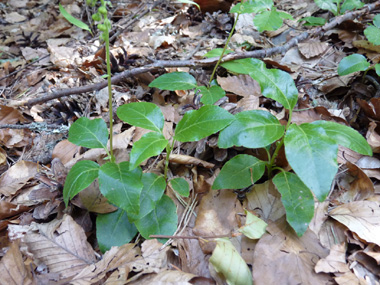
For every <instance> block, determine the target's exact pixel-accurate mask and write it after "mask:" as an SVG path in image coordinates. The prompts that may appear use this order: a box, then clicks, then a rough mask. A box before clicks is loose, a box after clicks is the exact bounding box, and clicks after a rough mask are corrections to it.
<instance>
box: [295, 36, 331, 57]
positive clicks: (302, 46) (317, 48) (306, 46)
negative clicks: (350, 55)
mask: <svg viewBox="0 0 380 285" xmlns="http://www.w3.org/2000/svg"><path fill="white" fill-rule="evenodd" d="M328 48H329V44H328V43H327V42H320V41H315V40H310V41H307V42H302V43H299V44H298V49H299V51H300V53H301V54H302V55H303V56H304V57H306V58H312V57H316V56H318V55H321V54H323V53H324V52H325V51H326V50H327V49H328Z"/></svg>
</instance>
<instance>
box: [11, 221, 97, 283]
mask: <svg viewBox="0 0 380 285" xmlns="http://www.w3.org/2000/svg"><path fill="white" fill-rule="evenodd" d="M8 233H9V237H10V239H11V240H14V239H17V238H21V242H22V243H21V245H22V246H25V247H26V248H27V252H28V253H29V254H31V255H32V257H33V260H34V262H35V263H36V265H37V266H38V265H40V264H45V265H46V266H47V268H48V270H49V272H50V273H57V274H59V275H60V279H66V278H72V277H74V276H75V275H77V274H78V273H79V272H81V271H82V270H83V268H85V267H87V266H88V265H89V264H93V263H95V262H96V258H95V253H94V250H93V249H92V247H91V245H90V244H89V243H88V242H87V237H86V234H85V233H84V230H83V228H81V227H80V226H79V225H78V224H77V223H75V222H74V220H73V218H72V217H71V216H69V215H64V217H63V218H62V219H61V220H53V221H51V222H50V223H47V224H37V223H32V224H31V225H30V226H17V225H9V226H8Z"/></svg>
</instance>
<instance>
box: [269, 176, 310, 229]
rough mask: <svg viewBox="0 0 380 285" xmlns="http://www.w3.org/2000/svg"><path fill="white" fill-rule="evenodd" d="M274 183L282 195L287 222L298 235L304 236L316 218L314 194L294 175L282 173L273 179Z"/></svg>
mask: <svg viewBox="0 0 380 285" xmlns="http://www.w3.org/2000/svg"><path fill="white" fill-rule="evenodd" d="M273 183H274V185H276V187H277V190H278V191H279V192H280V193H281V201H282V204H283V205H284V207H285V211H286V220H287V221H288V223H289V224H290V225H291V226H292V228H293V229H294V230H295V231H296V233H297V235H298V236H302V235H303V234H304V233H305V232H306V230H307V227H308V226H309V224H310V221H311V219H312V218H313V216H314V197H313V194H312V193H311V192H310V190H309V188H307V186H306V185H305V184H304V183H303V182H302V181H301V180H300V179H299V178H298V176H297V175H295V174H294V173H290V172H280V173H278V174H277V175H276V176H275V177H274V178H273Z"/></svg>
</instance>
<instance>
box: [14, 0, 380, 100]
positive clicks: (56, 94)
mask: <svg viewBox="0 0 380 285" xmlns="http://www.w3.org/2000/svg"><path fill="white" fill-rule="evenodd" d="M379 7H380V1H376V2H375V3H372V4H369V5H366V6H365V7H364V8H363V9H361V10H357V11H352V12H349V13H346V14H344V15H342V16H338V17H336V18H334V19H333V20H332V21H331V22H329V23H327V24H325V25H324V26H323V27H318V28H314V29H311V30H310V31H306V32H303V33H302V34H300V35H298V36H296V37H294V38H292V39H291V40H290V41H288V42H287V43H286V44H284V45H282V46H278V47H273V48H269V49H263V50H255V51H248V52H240V53H231V54H228V55H226V56H225V57H223V59H222V61H221V62H227V61H231V60H236V59H243V58H264V57H268V56H271V55H274V54H278V53H284V52H286V51H288V50H289V49H290V48H292V47H294V46H295V45H297V44H298V43H299V42H301V41H303V40H305V39H307V38H308V37H309V36H310V35H316V36H319V37H320V36H322V35H323V34H324V32H326V31H327V30H330V29H332V28H334V27H336V26H337V25H339V24H341V23H342V22H344V21H347V20H353V19H355V18H357V17H359V16H361V15H364V14H366V13H368V12H370V11H372V10H374V9H376V8H379ZM217 61H218V58H217V57H213V58H207V59H201V60H159V61H155V62H153V63H151V64H148V65H145V66H143V67H138V68H134V69H131V70H126V71H124V72H121V73H119V74H116V75H115V76H113V77H112V79H111V82H112V84H116V83H119V82H121V81H123V80H125V79H126V78H129V77H133V76H135V75H138V74H141V73H145V72H150V71H154V70H157V69H160V68H168V67H205V66H211V65H215V64H216V63H217ZM106 86H107V80H104V81H103V82H99V83H96V84H93V85H86V86H81V87H76V88H67V89H58V90H55V89H53V90H52V91H51V94H44V96H42V97H39V98H35V99H30V100H28V101H24V102H21V103H20V105H26V106H28V107H31V106H33V105H36V104H40V103H44V102H47V101H50V100H52V99H56V98H61V97H65V96H69V95H74V94H83V93H86V92H91V91H98V90H101V89H103V88H105V87H106Z"/></svg>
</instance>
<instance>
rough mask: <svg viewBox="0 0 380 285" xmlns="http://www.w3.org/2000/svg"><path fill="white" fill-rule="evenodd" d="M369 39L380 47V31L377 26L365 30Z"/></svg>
mask: <svg viewBox="0 0 380 285" xmlns="http://www.w3.org/2000/svg"><path fill="white" fill-rule="evenodd" d="M364 34H365V36H366V37H367V39H368V40H369V41H370V42H371V43H372V44H374V45H380V29H379V28H377V27H375V26H368V27H367V28H366V29H365V30H364Z"/></svg>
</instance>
